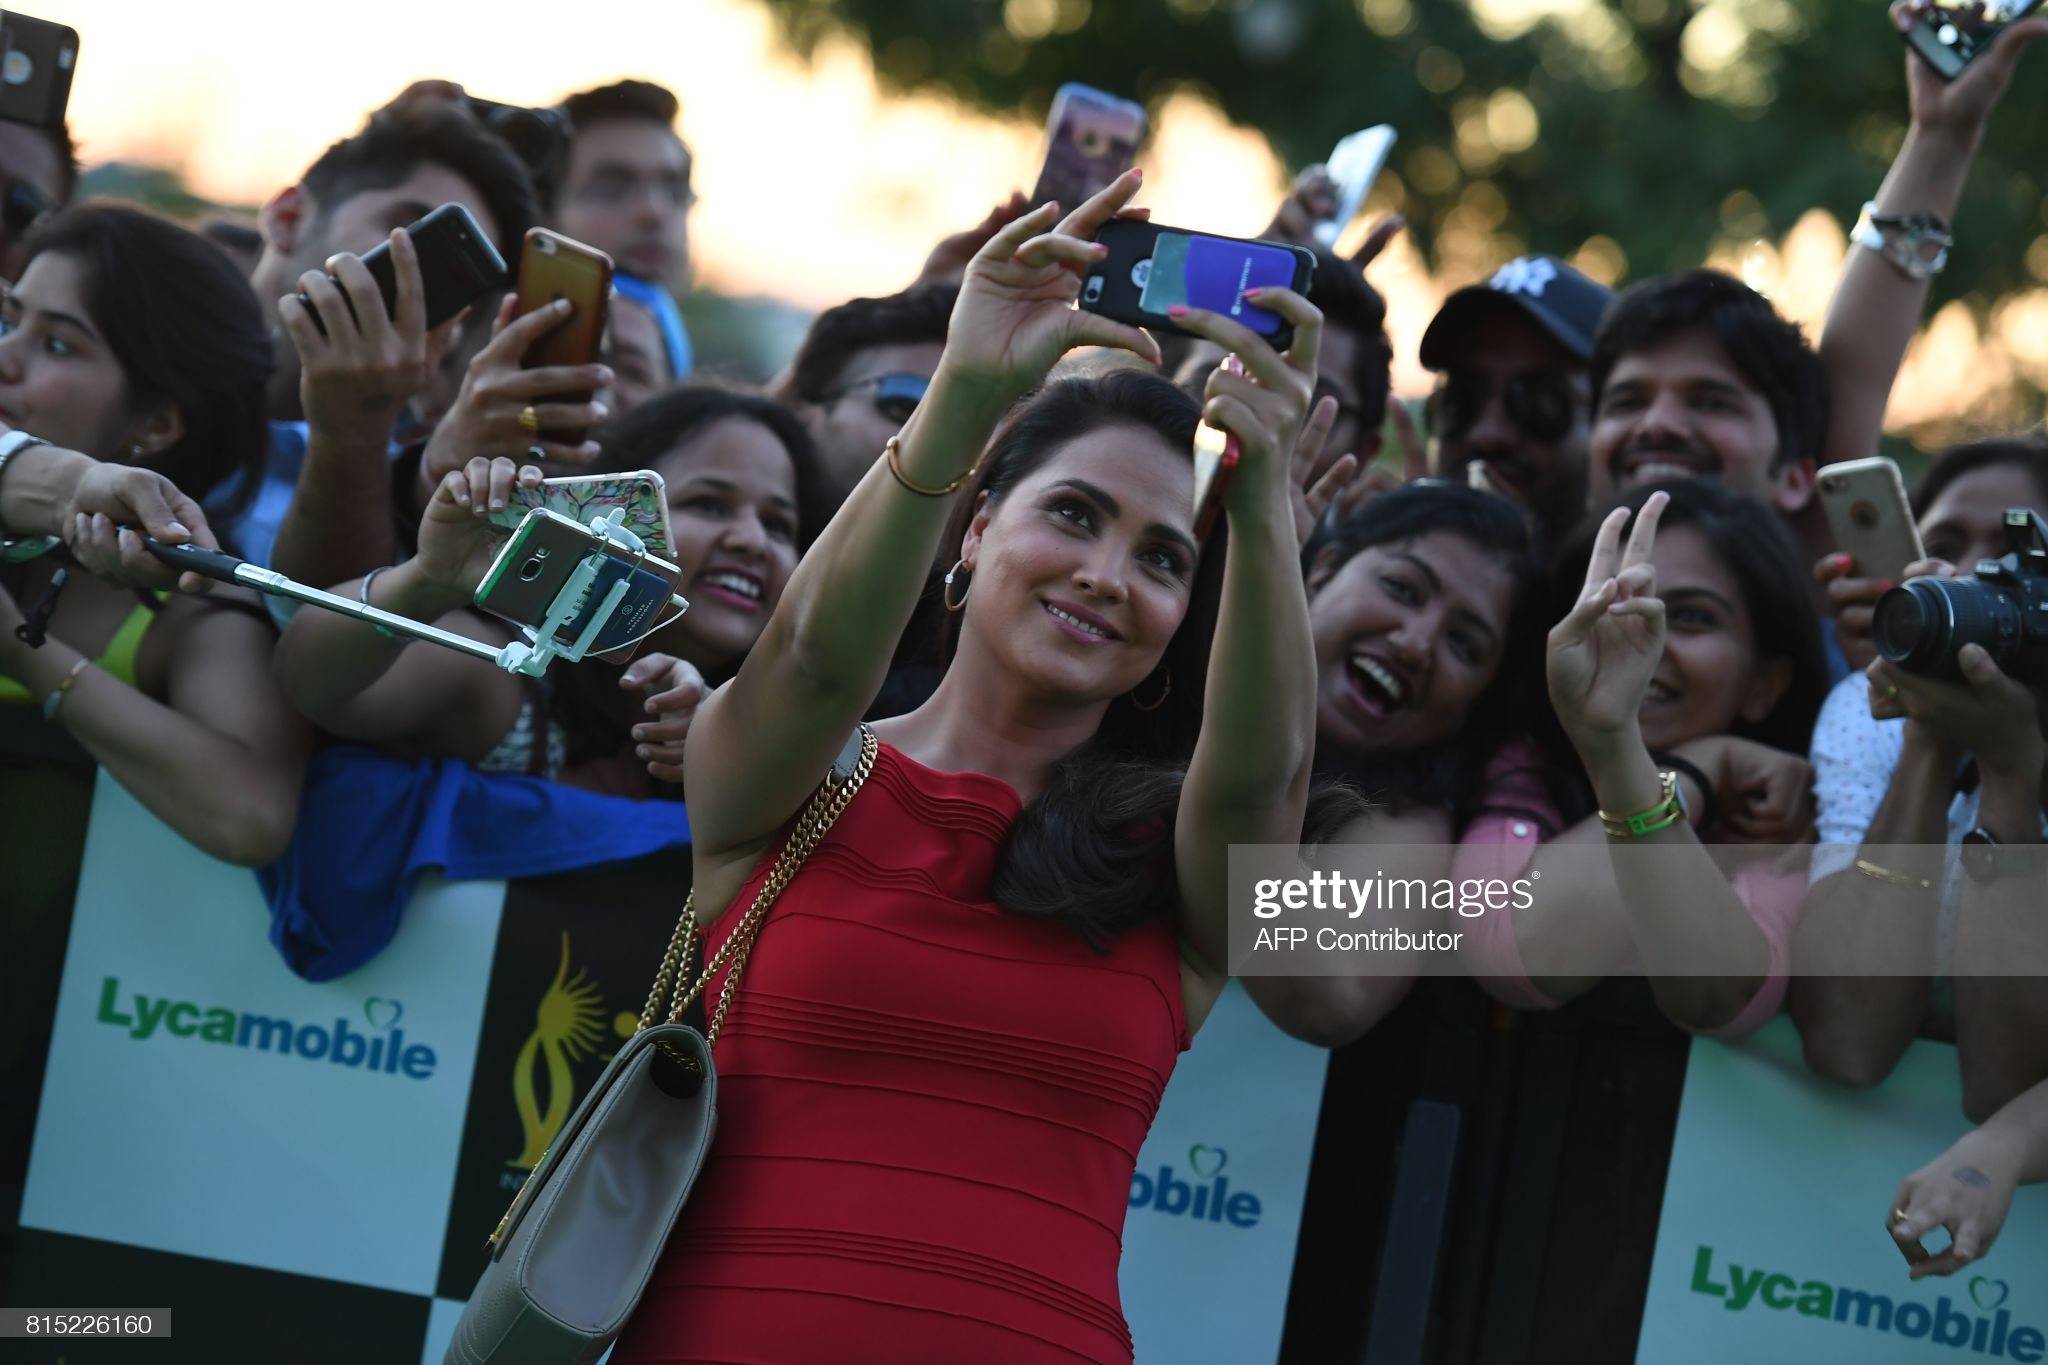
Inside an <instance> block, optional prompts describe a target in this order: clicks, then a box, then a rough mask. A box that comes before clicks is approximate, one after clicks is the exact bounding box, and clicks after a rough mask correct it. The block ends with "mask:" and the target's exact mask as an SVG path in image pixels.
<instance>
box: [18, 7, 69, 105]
mask: <svg viewBox="0 0 2048 1365" xmlns="http://www.w3.org/2000/svg"><path fill="white" fill-rule="evenodd" d="M77 68H78V30H77V29H74V28H66V27H65V26H64V25H62V24H53V23H51V22H50V21H49V20H47V19H36V18H31V17H30V16H29V15H26V14H17V13H15V12H14V11H12V10H5V11H0V119H5V120H6V121H7V122H9V123H25V124H27V125H28V126H29V127H31V128H49V129H59V128H62V127H63V126H64V111H65V109H66V107H67V106H68V105H69V104H70V102H71V77H72V73H73V72H74V71H76V70H77Z"/></svg>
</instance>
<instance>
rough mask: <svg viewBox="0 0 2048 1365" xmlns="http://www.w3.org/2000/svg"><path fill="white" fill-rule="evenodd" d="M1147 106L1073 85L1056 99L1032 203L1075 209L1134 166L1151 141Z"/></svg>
mask: <svg viewBox="0 0 2048 1365" xmlns="http://www.w3.org/2000/svg"><path fill="white" fill-rule="evenodd" d="M1145 128H1146V119H1145V106H1144V105H1142V104H1138V103H1135V102H1133V101H1131V100H1122V99H1118V98H1117V97H1116V96H1114V95H1111V94H1108V93H1106V92H1104V91H1101V90H1097V89H1095V88H1093V87H1092V86H1086V85H1079V84H1076V83H1074V82H1071V81H1070V82H1068V83H1067V84H1065V85H1063V86H1061V87H1060V88H1059V89H1058V91H1056V92H1055V93H1054V94H1053V97H1052V112H1051V114H1049V115H1048V116H1047V117H1046V120H1045V158H1044V160H1043V162H1042V163H1041V164H1040V166H1039V170H1038V183H1037V185H1035V186H1034V187H1033V188H1032V191H1031V203H1032V206H1033V207H1034V208H1035V207H1037V206H1038V205H1040V204H1045V203H1050V202H1052V201H1054V200H1057V201H1058V202H1059V205H1060V207H1061V208H1063V209H1069V210H1071V209H1073V208H1075V207H1077V206H1079V205H1080V204H1081V203H1082V202H1083V201H1084V200H1087V199H1090V198H1092V197H1094V196H1095V195H1097V194H1100V193H1101V192H1102V191H1103V190H1105V189H1107V188H1108V187H1109V185H1110V183H1111V182H1113V181H1114V180H1115V179H1116V178H1117V177H1118V176H1120V175H1122V174H1123V173H1124V172H1125V171H1127V170H1129V169H1130V168H1131V163H1132V162H1133V161H1135V160H1136V159H1137V155H1138V144H1139V143H1140V142H1143V141H1144V140H1145Z"/></svg>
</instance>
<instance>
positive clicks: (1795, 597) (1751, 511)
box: [1535, 479, 1830, 820]
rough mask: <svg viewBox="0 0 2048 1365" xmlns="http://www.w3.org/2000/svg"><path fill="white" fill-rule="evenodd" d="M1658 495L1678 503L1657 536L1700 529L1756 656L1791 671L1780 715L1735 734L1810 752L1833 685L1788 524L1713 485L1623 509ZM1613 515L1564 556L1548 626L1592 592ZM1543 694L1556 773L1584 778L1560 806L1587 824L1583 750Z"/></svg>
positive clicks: (1637, 498) (1687, 486)
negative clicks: (1731, 587)
mask: <svg viewBox="0 0 2048 1365" xmlns="http://www.w3.org/2000/svg"><path fill="white" fill-rule="evenodd" d="M1659 490H1661V491H1663V492H1665V493H1667V494H1669V495H1670V497H1671V502H1670V505H1669V506H1667V507H1666V508H1665V509H1664V515H1663V516H1662V517H1661V518H1659V519H1658V522H1657V530H1658V533H1659V534H1660V535H1661V534H1663V533H1666V532H1669V531H1673V530H1676V529H1678V528H1679V527H1681V526H1690V527H1691V528H1693V529H1694V530H1696V531H1698V532H1699V533H1700V535H1701V536H1702V537H1703V538H1704V539H1705V540H1706V542H1707V548H1708V549H1709V550H1710V551H1711V552H1712V553H1713V556H1714V559H1715V561H1716V562H1718V563H1719V564H1720V565H1721V567H1722V568H1723V569H1725V570H1726V571H1727V572H1728V574H1729V576H1730V577H1732V578H1733V579H1734V580H1735V585H1736V588H1737V590H1738V591H1739V592H1740V593H1741V594H1742V605H1743V608H1744V610H1745V611H1747V612H1748V614H1749V624H1750V630H1751V631H1752V633H1753V634H1754V637H1755V648H1756V655H1757V658H1758V659H1759V660H1764V659H1783V660H1785V661H1787V662H1788V663H1789V664H1791V666H1792V680H1791V682H1790V684H1789V685H1788V686H1787V687H1786V689H1785V693H1784V695H1783V696H1781V697H1779V698H1778V704H1777V705H1776V706H1774V707H1772V708H1771V713H1770V714H1769V715H1767V716H1765V717H1764V718H1763V719H1762V720H1760V721H1748V720H1743V719H1741V718H1740V717H1738V718H1737V719H1736V722H1735V724H1734V725H1732V726H1731V727H1729V730H1728V733H1729V734H1731V735H1734V736H1736V737H1737V738H1739V739H1751V740H1755V741H1757V742H1758V743H1760V744H1768V745H1770V746H1771V747H1772V748H1774V749H1778V750H1781V751H1782V752H1785V753H1791V754H1803V753H1805V752H1806V751H1807V749H1808V747H1809V745H1810V744H1811V742H1812V739H1813V723H1814V720H1815V719H1816V718H1817V717H1818V716H1819V715H1820V708H1821V703H1822V702H1824V701H1826V700H1827V695H1828V690H1829V686H1830V683H1829V679H1828V663H1827V654H1826V651H1825V648H1824V647H1823V645H1822V643H1821V627H1820V612H1819V609H1818V608H1817V607H1815V605H1814V601H1813V588H1812V580H1811V579H1810V578H1809V577H1808V575H1807V567H1806V565H1805V564H1804V563H1802V562H1801V559H1800V554H1799V550H1798V548H1797V547H1796V546H1795V545H1794V544H1793V541H1792V537H1791V534H1790V533H1789V532H1788V531H1787V530H1786V528H1785V523H1784V520H1783V518H1781V517H1780V516H1779V515H1778V514H1777V513H1776V512H1774V511H1772V510H1771V509H1770V508H1769V507H1767V506H1765V505H1764V504H1763V503H1760V502H1758V501H1756V500H1755V499H1754V498H1746V497H1744V496H1742V495H1741V494H1740V493H1736V492H1732V491H1731V490H1729V489H1728V488H1726V487H1725V486H1723V485H1722V484H1719V483H1717V482H1714V481H1712V480H1709V479H1674V480H1671V481H1668V482H1664V483H1657V484H1652V485H1650V486H1648V487H1644V488H1637V489H1633V490H1631V491H1630V493H1629V494H1628V496H1627V497H1625V498H1622V499H1620V500H1619V501H1617V502H1616V504H1615V506H1617V507H1626V508H1628V509H1629V511H1630V512H1631V513H1632V514H1633V513H1636V512H1640V511H1641V510H1642V506H1643V504H1644V503H1645V502H1646V501H1648V500H1649V497H1650V495H1651V494H1652V493H1655V492H1658V491H1659ZM1605 516H1606V513H1605V512H1602V513H1601V514H1600V516H1599V517H1589V518H1587V519H1586V521H1585V522H1583V523H1582V524H1581V525H1580V526H1579V528H1578V529H1577V530H1576V531H1574V532H1573V533H1572V535H1571V537H1570V538H1569V539H1567V540H1566V541H1565V543H1564V545H1563V546H1562V547H1561V548H1560V549H1559V551H1558V555H1557V558H1556V561H1555V565H1554V567H1553V571H1552V574H1551V601H1550V609H1549V611H1548V612H1547V613H1546V614H1545V618H1544V619H1545V620H1546V621H1552V622H1555V621H1559V620H1562V619H1563V618H1564V616H1565V614H1566V613H1567V612H1569V611H1570V610H1571V609H1572V607H1573V605H1574V604H1575V603H1576V602H1577V601H1578V597H1579V593H1580V590H1581V589H1582V588H1583V587H1584V586H1585V580H1586V564H1587V562H1588V561H1589V560H1590V559H1591V558H1592V555H1593V538H1594V537H1595V535H1597V534H1598V532H1599V529H1600V521H1601V520H1602V519H1603V518H1604V517H1605ZM1634 525H1635V518H1634V516H1633V515H1631V516H1630V518H1629V524H1628V526H1627V527H1624V528H1623V530H1622V538H1623V541H1624V543H1625V542H1626V540H1627V537H1628V532H1629V530H1630V529H1632V528H1633V527H1634ZM1535 695H1536V696H1537V697H1539V698H1541V711H1542V714H1543V715H1544V716H1545V717H1546V718H1547V720H1548V723H1547V724H1546V725H1543V726H1542V727H1540V730H1539V737H1540V740H1541V743H1542V747H1543V748H1544V750H1545V751H1546V752H1547V753H1548V754H1549V756H1550V758H1551V761H1552V763H1553V764H1554V766H1555V769H1556V770H1557V771H1559V772H1565V773H1570V774H1572V775H1573V777H1574V778H1575V779H1576V781H1575V783H1574V784H1573V785H1574V788H1575V790H1573V791H1571V793H1570V796H1569V799H1567V800H1562V801H1560V802H1559V805H1560V807H1561V808H1562V809H1564V810H1566V811H1567V813H1568V816H1567V818H1569V819H1573V820H1576V819H1581V818H1583V817H1584V816H1585V815H1587V814H1590V813H1591V811H1592V796H1591V790H1590V788H1588V787H1586V786H1585V782H1584V772H1583V769H1582V767H1581V766H1580V764H1579V760H1578V755H1577V752H1576V751H1575V750H1574V749H1573V748H1572V745H1571V742H1570V741H1569V740H1568V739H1566V738H1565V735H1564V729H1563V727H1562V726H1561V725H1559V724H1558V722H1557V718H1556V715H1555V713H1554V712H1552V711H1551V709H1550V704H1549V693H1548V690H1547V689H1537V691H1536V693H1535ZM1571 812H1577V813H1576V814H1571Z"/></svg>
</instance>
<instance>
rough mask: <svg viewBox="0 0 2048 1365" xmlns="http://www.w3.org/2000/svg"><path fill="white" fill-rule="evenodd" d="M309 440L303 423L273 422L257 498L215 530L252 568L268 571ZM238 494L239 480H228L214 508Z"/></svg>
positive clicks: (302, 465) (231, 499)
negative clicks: (266, 460)
mask: <svg viewBox="0 0 2048 1365" xmlns="http://www.w3.org/2000/svg"><path fill="white" fill-rule="evenodd" d="M309 439H310V434H309V429H308V428H307V426H306V424H305V423H304V422H272V423H271V424H270V457H269V461H268V463H266V464H265V466H264V469H263V486H262V487H260V488H258V489H257V490H256V497H255V498H254V500H252V501H251V502H250V503H249V506H248V507H247V508H246V509H244V510H243V512H242V514H241V515H240V516H239V517H236V518H235V519H234V520H233V521H230V522H228V523H226V524H225V525H219V524H217V525H216V526H215V528H214V529H215V530H216V531H218V532H219V533H220V535H221V536H222V537H223V538H224V539H225V540H226V542H227V544H228V545H229V546H230V547H231V548H233V549H234V551H235V552H236V553H237V554H239V555H241V557H242V558H244V559H246V560H248V561H249V562H250V563H251V564H259V565H261V566H262V567H264V568H266V569H267V568H269V567H270V556H271V553H272V551H273V550H275V549H276V547H277V533H278V530H279V528H280V527H282V526H283V525H284V514H285V513H286V512H287V511H288V510H290V508H291V505H292V490H293V489H294V488H296V487H298V483H299V470H300V469H301V468H303V467H304V466H305V463H306V443H307V441H308V440H309ZM240 490H241V479H240V478H239V477H237V478H235V479H232V480H230V481H229V482H228V483H226V484H225V485H223V486H222V487H221V490H220V492H219V493H218V494H217V495H216V496H215V499H214V501H215V504H216V505H222V504H225V503H228V502H231V501H233V499H234V498H235V497H236V496H237V495H238V494H239V492H240ZM210 511H211V509H209V512H210Z"/></svg>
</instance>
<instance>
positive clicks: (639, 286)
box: [612, 273, 695, 379]
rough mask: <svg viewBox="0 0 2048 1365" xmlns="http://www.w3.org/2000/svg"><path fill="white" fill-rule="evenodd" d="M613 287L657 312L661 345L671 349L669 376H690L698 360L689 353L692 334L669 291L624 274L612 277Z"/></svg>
mask: <svg viewBox="0 0 2048 1365" xmlns="http://www.w3.org/2000/svg"><path fill="white" fill-rule="evenodd" d="M612 288H614V289H616V290H618V291H619V294H620V296H621V297H623V298H628V299H631V300H632V301H633V302H635V303H637V304H639V305H640V306H641V307H642V308H645V309H646V310H647V311H649V312H650V313H652V314H654V321H655V323H656V325H658V326H659V327H660V328H661V341H662V345H663V346H664V347H666V348H667V350H668V368H669V377H670V378H671V379H688V378H689V377H690V371H691V369H692V368H693V367H694V361H695V357H693V356H692V355H691V354H690V334H689V332H687V331H685V330H684V328H683V314H682V310H681V309H679V308H677V307H676V301H675V300H674V299H672V298H670V297H669V292H668V290H666V289H663V288H662V287H661V286H660V285H658V284H650V283H648V282H647V281H646V280H643V279H638V278H636V277H634V276H632V275H627V274H624V273H620V274H616V275H613V276H612Z"/></svg>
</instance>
